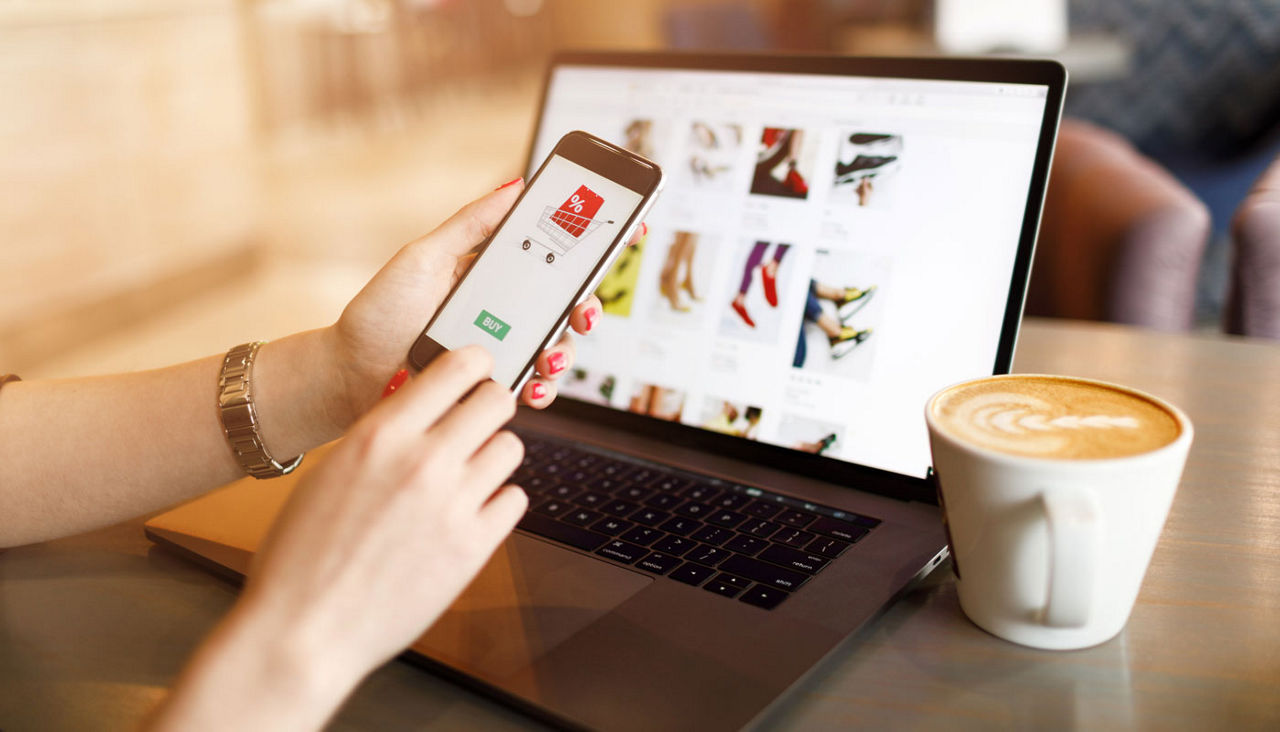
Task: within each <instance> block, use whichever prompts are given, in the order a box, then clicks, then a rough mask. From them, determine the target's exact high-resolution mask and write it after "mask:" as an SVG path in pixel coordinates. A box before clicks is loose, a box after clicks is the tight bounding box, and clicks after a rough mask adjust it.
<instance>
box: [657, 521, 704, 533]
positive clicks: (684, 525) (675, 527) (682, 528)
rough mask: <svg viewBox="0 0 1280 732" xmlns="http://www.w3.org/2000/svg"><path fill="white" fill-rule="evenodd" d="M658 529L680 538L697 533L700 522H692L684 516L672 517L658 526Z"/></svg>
mask: <svg viewBox="0 0 1280 732" xmlns="http://www.w3.org/2000/svg"><path fill="white" fill-rule="evenodd" d="M658 528H659V529H662V530H663V531H669V532H671V533H672V534H679V535H680V536H688V535H689V534H691V533H693V532H694V531H697V530H698V529H700V528H702V522H701V521H694V520H693V519H691V518H685V517H684V516H672V517H671V518H670V519H668V520H667V522H666V523H664V524H663V525H661V526H659V527H658Z"/></svg>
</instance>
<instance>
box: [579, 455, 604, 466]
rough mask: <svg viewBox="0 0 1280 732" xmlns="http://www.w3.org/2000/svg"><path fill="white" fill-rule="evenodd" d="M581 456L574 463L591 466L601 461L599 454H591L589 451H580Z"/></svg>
mask: <svg viewBox="0 0 1280 732" xmlns="http://www.w3.org/2000/svg"><path fill="white" fill-rule="evenodd" d="M578 454H579V457H578V459H577V460H574V461H573V464H574V465H576V466H577V467H579V468H590V467H592V466H593V465H595V464H596V463H598V462H600V456H599V455H591V454H589V453H578Z"/></svg>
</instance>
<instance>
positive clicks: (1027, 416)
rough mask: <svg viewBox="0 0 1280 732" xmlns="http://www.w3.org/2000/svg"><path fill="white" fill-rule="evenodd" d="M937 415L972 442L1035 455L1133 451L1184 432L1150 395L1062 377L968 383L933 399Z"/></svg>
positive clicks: (1074, 455) (1095, 455)
mask: <svg viewBox="0 0 1280 732" xmlns="http://www.w3.org/2000/svg"><path fill="white" fill-rule="evenodd" d="M933 414H934V417H935V419H936V420H937V421H938V422H939V424H940V425H941V426H943V427H945V428H946V430H947V431H948V432H951V433H953V434H954V435H955V436H956V437H958V438H960V439H962V440H964V441H966V442H970V443H973V444H975V445H978V446H980V447H984V448H987V449H991V450H998V451H1000V452H1007V453H1011V454H1015V455H1026V456H1031V457H1057V458H1068V459H1087V458H1103V457H1120V456H1123V455H1134V454H1138V453H1142V452H1147V451H1149V450H1153V449H1155V448H1158V447H1160V446H1162V445H1165V444H1168V443H1169V442H1172V441H1173V440H1174V439H1176V438H1177V436H1178V433H1179V428H1178V423H1177V421H1176V420H1175V419H1174V418H1173V416H1172V415H1170V414H1169V413H1168V412H1167V411H1165V410H1164V409H1163V408H1161V407H1160V406H1159V405H1157V404H1155V403H1153V402H1151V401H1150V400H1147V399H1144V398H1142V397H1140V396H1137V395H1135V394H1131V393H1128V392H1124V391H1121V390H1119V389H1113V388H1110V387H1107V386H1103V385H1099V384H1093V383H1091V382H1085V381H1075V380H1071V379H1066V378H1058V377H1039V376H1007V377H1000V378H995V379H986V380H983V381H980V382H974V383H971V384H962V385H960V386H957V387H953V388H952V389H951V390H949V391H947V392H944V393H943V394H942V395H941V396H940V397H939V398H938V400H937V401H935V402H934V406H933Z"/></svg>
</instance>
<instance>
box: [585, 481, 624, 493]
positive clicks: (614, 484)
mask: <svg viewBox="0 0 1280 732" xmlns="http://www.w3.org/2000/svg"><path fill="white" fill-rule="evenodd" d="M627 484H628V482H627V481H624V480H622V479H621V478H596V479H595V480H593V481H591V482H590V483H588V484H587V487H588V488H590V489H591V490H593V491H599V492H600V493H612V492H614V491H616V490H618V489H619V488H621V487H622V486H624V485H627Z"/></svg>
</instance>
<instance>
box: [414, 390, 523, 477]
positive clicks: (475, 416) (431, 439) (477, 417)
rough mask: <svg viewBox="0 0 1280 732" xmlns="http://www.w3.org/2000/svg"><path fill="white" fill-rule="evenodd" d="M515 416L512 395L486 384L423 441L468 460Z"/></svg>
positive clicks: (514, 404)
mask: <svg viewBox="0 0 1280 732" xmlns="http://www.w3.org/2000/svg"><path fill="white" fill-rule="evenodd" d="M515 415H516V400H515V397H513V396H512V395H511V392H509V391H507V388H506V387H504V386H502V385H501V384H499V383H498V382H496V381H492V380H490V381H485V382H483V383H481V384H480V385H479V386H477V387H476V388H475V390H474V391H472V392H471V393H470V394H468V395H467V398H466V399H465V400H463V401H462V403H460V404H458V405H457V406H455V407H454V408H453V409H451V410H449V413H448V414H446V415H444V416H443V417H441V418H440V421H439V422H436V424H435V426H434V427H432V428H431V429H429V430H427V433H426V436H425V437H424V440H425V441H426V443H427V445H428V446H431V447H433V448H435V449H438V450H440V451H441V452H443V453H445V454H448V455H458V456H461V457H463V459H464V460H465V459H467V458H470V456H471V455H472V454H474V453H475V451H476V450H479V449H480V446H481V445H483V444H485V442H486V441H488V440H489V438H490V437H492V436H493V433H495V432H497V431H498V430H499V429H500V428H501V427H502V425H504V424H506V423H507V422H509V421H511V418H512V417H514V416H515Z"/></svg>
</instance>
